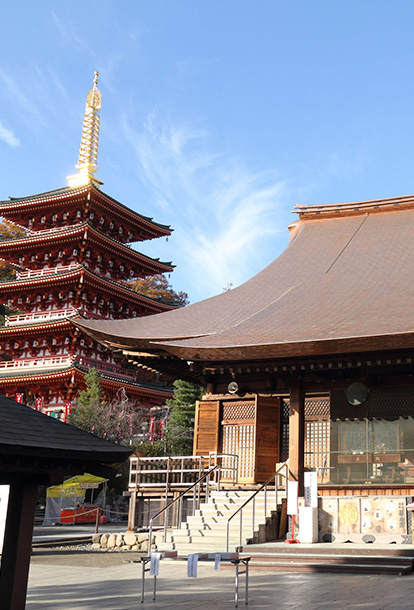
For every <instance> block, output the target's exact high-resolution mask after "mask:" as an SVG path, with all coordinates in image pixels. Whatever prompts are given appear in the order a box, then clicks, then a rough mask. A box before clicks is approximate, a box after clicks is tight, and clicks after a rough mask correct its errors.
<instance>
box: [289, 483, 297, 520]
mask: <svg viewBox="0 0 414 610" xmlns="http://www.w3.org/2000/svg"><path fill="white" fill-rule="evenodd" d="M298 487H299V483H298V482H297V481H288V484H287V514H288V515H297V514H298V491H299V490H298Z"/></svg>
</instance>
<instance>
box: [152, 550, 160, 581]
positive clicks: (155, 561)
mask: <svg viewBox="0 0 414 610" xmlns="http://www.w3.org/2000/svg"><path fill="white" fill-rule="evenodd" d="M160 557H161V553H151V563H150V576H158V572H159V569H160Z"/></svg>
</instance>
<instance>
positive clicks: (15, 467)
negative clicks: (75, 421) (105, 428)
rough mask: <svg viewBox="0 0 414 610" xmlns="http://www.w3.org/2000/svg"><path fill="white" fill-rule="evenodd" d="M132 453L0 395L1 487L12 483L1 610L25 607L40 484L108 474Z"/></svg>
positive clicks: (0, 577) (0, 583) (0, 581)
mask: <svg viewBox="0 0 414 610" xmlns="http://www.w3.org/2000/svg"><path fill="white" fill-rule="evenodd" d="M130 454H131V449H129V448H127V447H121V446H120V445H115V444H114V443H109V442H108V441H104V440H102V439H100V438H98V437H96V436H93V435H92V434H89V433H87V432H83V431H82V430H78V429H77V428H74V427H73V426H70V425H69V424H65V423H63V422H61V421H58V420H56V419H53V418H51V417H48V416H47V415H43V414H42V413H39V412H37V411H35V410H33V409H31V408H30V407H26V406H25V405H22V404H20V403H18V402H16V401H15V400H11V399H10V398H6V396H2V395H0V484H5V485H10V492H9V501H8V509H7V520H6V529H5V535H4V546H3V553H2V557H1V570H0V608H2V610H3V609H4V610H11V609H12V610H23V609H24V608H25V604H26V590H27V580H28V574H29V564H30V554H31V547H32V533H33V524H34V515H35V508H36V493H37V487H38V486H39V485H50V484H57V483H61V482H62V481H63V480H64V479H65V477H66V476H68V475H74V474H83V473H84V472H91V473H93V474H108V469H107V467H106V465H107V464H113V463H119V462H124V461H125V460H126V459H127V457H128V456H129V455H130Z"/></svg>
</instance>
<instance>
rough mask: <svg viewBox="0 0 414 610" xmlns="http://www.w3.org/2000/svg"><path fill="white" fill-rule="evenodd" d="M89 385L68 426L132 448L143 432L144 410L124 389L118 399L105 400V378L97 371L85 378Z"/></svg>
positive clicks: (91, 370)
mask: <svg viewBox="0 0 414 610" xmlns="http://www.w3.org/2000/svg"><path fill="white" fill-rule="evenodd" d="M85 384H86V390H81V391H80V392H79V396H78V400H77V405H76V406H75V408H74V410H73V413H72V414H71V415H70V416H69V418H68V423H69V424H71V425H72V426H76V428H80V429H81V430H85V431H86V432H90V433H91V434H95V435H96V436H99V437H101V438H104V439H106V440H109V441H112V442H114V443H119V444H123V445H129V444H130V442H131V440H132V439H133V437H134V436H135V435H136V434H137V433H138V431H139V425H140V423H141V421H142V410H141V409H140V408H139V407H137V406H136V405H135V404H133V403H132V401H130V400H129V398H128V396H127V395H126V393H125V390H124V388H121V389H120V390H119V391H118V393H117V395H116V397H115V398H114V400H112V401H111V402H107V401H105V400H104V399H103V390H102V385H101V375H100V374H99V373H98V371H97V370H96V368H91V369H90V370H89V371H88V373H87V374H86V375H85Z"/></svg>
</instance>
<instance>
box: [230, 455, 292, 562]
mask: <svg viewBox="0 0 414 610" xmlns="http://www.w3.org/2000/svg"><path fill="white" fill-rule="evenodd" d="M283 468H285V469H286V475H285V476H286V481H287V480H288V476H289V473H290V470H289V465H288V462H287V461H286V462H283V464H281V465H280V466H279V468H278V469H277V470H276V472H275V473H274V474H272V475H271V476H270V477H269V478H268V479H267V481H265V482H264V483H263V484H262V485H261V486H260V487H259V489H257V490H256V491H255V492H254V493H253V494H252V495H251V496H250V498H248V499H247V500H246V502H244V503H243V504H242V505H241V506H239V508H238V509H237V510H236V511H234V513H233V514H232V515H230V517H229V518H228V519H227V521H226V553H228V552H229V538H230V521H231V520H232V519H234V517H235V516H236V515H238V514H239V513H240V522H239V544H240V546H242V530H243V509H244V508H245V507H246V506H247V504H250V502H253V508H252V535H253V533H254V517H255V502H256V496H257V494H258V493H260V492H261V491H262V489H263V488H264V520H265V521H266V517H267V486H268V485H269V483H270V482H271V481H273V479H274V480H275V507H277V492H278V484H277V476H278V474H279V473H280V471H281V470H282V469H283Z"/></svg>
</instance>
